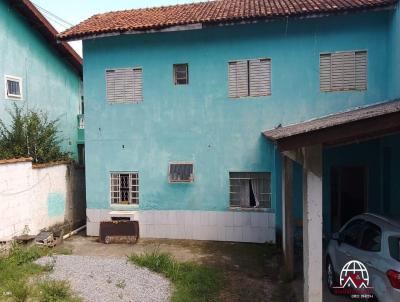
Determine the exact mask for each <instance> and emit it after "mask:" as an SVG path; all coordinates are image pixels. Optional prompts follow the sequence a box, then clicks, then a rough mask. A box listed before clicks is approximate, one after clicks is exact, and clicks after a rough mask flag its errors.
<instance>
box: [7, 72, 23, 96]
mask: <svg viewBox="0 0 400 302" xmlns="http://www.w3.org/2000/svg"><path fill="white" fill-rule="evenodd" d="M8 80H10V81H15V82H18V83H19V90H20V92H21V94H20V95H13V94H12V95H9V94H8V89H7V88H8V85H7V81H8ZM4 97H5V99H6V100H14V101H22V100H23V99H24V97H23V85H22V78H21V77H17V76H12V75H7V74H5V75H4Z"/></svg>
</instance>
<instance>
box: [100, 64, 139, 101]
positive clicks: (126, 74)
mask: <svg viewBox="0 0 400 302" xmlns="http://www.w3.org/2000/svg"><path fill="white" fill-rule="evenodd" d="M142 73H143V71H142V68H124V69H108V70H106V86H107V100H108V101H109V102H113V103H137V102H141V101H143V89H142V86H143V85H142V83H143V80H142Z"/></svg>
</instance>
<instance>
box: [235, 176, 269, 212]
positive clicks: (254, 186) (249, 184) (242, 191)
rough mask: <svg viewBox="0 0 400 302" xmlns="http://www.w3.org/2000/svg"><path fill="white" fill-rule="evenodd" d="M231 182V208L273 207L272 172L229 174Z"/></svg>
mask: <svg viewBox="0 0 400 302" xmlns="http://www.w3.org/2000/svg"><path fill="white" fill-rule="evenodd" d="M229 182H230V194H229V195H230V197H229V201H230V206H231V207H240V208H270V207H271V173H270V172H229Z"/></svg>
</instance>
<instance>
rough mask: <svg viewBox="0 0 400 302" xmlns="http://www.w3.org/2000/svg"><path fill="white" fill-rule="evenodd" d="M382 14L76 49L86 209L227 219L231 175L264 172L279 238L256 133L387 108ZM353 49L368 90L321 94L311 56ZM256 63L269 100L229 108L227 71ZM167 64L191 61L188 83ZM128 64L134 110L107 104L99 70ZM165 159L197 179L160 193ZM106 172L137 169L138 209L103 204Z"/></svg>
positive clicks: (273, 163)
mask: <svg viewBox="0 0 400 302" xmlns="http://www.w3.org/2000/svg"><path fill="white" fill-rule="evenodd" d="M392 17H393V12H392V11H380V12H373V13H372V12H370V13H359V14H355V15H354V14H347V15H344V16H332V17H325V18H310V19H302V20H292V19H289V20H285V21H275V22H269V23H258V24H248V25H236V26H227V27H211V28H206V29H203V30H201V31H187V32H173V33H156V34H147V35H122V36H117V37H108V38H101V39H93V40H85V41H84V43H83V46H84V54H85V66H84V83H85V100H86V101H87V102H86V104H87V106H86V112H85V113H86V114H85V118H86V129H85V131H86V132H85V135H86V154H87V158H86V159H87V161H86V167H87V169H86V172H87V174H86V177H87V198H88V209H103V210H108V209H115V210H132V209H133V210H139V211H159V210H168V211H171V210H172V211H183V210H187V211H222V212H226V211H228V210H229V171H254V172H257V171H265V172H271V173H272V211H273V212H275V211H276V215H277V216H276V221H277V228H278V230H279V228H280V224H281V213H280V209H279V207H280V195H281V193H280V191H281V176H280V165H281V162H280V155H279V153H278V152H277V151H276V149H275V147H274V145H273V144H271V143H269V142H267V140H266V139H265V138H264V137H262V135H261V132H262V131H263V130H266V129H271V128H274V127H276V126H278V125H280V124H281V125H288V124H292V123H297V122H301V121H304V120H308V119H311V118H315V117H320V116H324V115H327V114H331V113H335V112H338V111H343V110H346V109H349V108H353V107H356V106H362V105H367V104H373V103H378V102H382V101H386V100H388V99H389V97H391V96H392V94H389V84H388V81H387V78H388V76H389V71H388V68H387V67H388V64H389V63H390V56H388V55H387V54H388V52H389V50H390V49H389V47H388V43H389V40H390V36H389V35H388V31H389V27H390V26H391V22H392ZM361 49H362V50H368V89H367V90H366V91H357V92H354V91H353V92H334V93H321V92H320V89H319V54H320V53H321V52H334V51H345V50H361ZM260 57H267V58H271V60H272V95H271V96H268V97H258V98H244V99H240V100H237V99H229V98H228V89H227V86H228V83H227V79H228V74H227V71H228V62H229V61H231V60H238V59H250V58H260ZM174 63H188V64H189V75H190V79H189V85H187V86H174V85H173V76H172V66H173V64H174ZM138 66H140V67H142V68H143V80H144V82H143V87H144V101H143V102H142V103H139V104H110V103H107V101H106V89H105V70H106V69H108V68H123V67H138ZM170 161H193V162H194V165H195V174H196V175H195V182H194V183H192V184H169V183H168V181H167V171H168V163H169V162H170ZM110 171H139V177H140V205H139V207H133V206H111V205H110V192H109V191H110V185H109V173H110ZM297 179H298V180H297V181H301V177H297ZM299 196H300V197H299V198H301V193H300V194H299Z"/></svg>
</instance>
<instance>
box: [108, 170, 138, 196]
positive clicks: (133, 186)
mask: <svg viewBox="0 0 400 302" xmlns="http://www.w3.org/2000/svg"><path fill="white" fill-rule="evenodd" d="M111 204H139V173H138V172H112V173H111Z"/></svg>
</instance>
